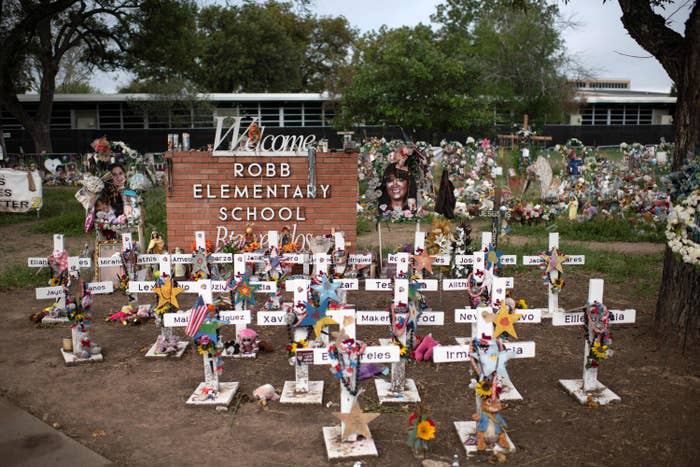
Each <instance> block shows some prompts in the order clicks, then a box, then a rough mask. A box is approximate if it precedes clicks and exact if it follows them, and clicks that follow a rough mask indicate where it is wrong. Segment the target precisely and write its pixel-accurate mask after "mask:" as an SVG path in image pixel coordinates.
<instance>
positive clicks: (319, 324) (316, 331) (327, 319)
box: [314, 316, 338, 339]
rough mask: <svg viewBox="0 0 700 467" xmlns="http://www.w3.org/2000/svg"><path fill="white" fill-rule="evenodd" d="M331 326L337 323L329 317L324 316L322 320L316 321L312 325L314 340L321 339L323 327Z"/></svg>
mask: <svg viewBox="0 0 700 467" xmlns="http://www.w3.org/2000/svg"><path fill="white" fill-rule="evenodd" d="M331 324H338V323H337V322H336V321H335V320H334V319H333V318H331V317H330V316H324V317H323V318H321V319H319V320H318V321H316V324H314V334H315V335H316V339H318V338H319V337H321V330H322V329H323V327H324V326H329V325H331Z"/></svg>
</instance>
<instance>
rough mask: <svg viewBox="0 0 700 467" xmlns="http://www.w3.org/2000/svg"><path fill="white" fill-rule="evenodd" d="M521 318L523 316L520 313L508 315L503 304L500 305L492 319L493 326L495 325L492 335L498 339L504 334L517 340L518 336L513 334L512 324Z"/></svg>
mask: <svg viewBox="0 0 700 467" xmlns="http://www.w3.org/2000/svg"><path fill="white" fill-rule="evenodd" d="M522 316H523V315H521V314H520V313H509V312H508V308H507V307H506V304H505V302H504V303H501V308H500V309H499V310H498V313H497V314H496V316H494V317H493V324H495V325H496V329H495V330H494V331H493V335H494V336H495V337H498V336H500V335H501V334H503V333H504V332H505V333H508V334H509V335H511V336H513V337H515V338H517V337H518V335H517V334H516V333H515V328H514V327H513V323H515V322H516V321H517V320H519V319H520V318H522Z"/></svg>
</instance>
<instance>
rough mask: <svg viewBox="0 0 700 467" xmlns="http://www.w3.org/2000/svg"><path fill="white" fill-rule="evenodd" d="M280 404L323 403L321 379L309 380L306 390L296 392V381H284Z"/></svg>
mask: <svg viewBox="0 0 700 467" xmlns="http://www.w3.org/2000/svg"><path fill="white" fill-rule="evenodd" d="M280 403H282V404H309V405H310V404H316V405H320V404H322V403H323V381H309V391H308V392H296V381H285V382H284V388H283V389H282V395H281V396H280Z"/></svg>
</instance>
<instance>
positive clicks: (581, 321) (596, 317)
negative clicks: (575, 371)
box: [552, 279, 637, 405]
mask: <svg viewBox="0 0 700 467" xmlns="http://www.w3.org/2000/svg"><path fill="white" fill-rule="evenodd" d="M603 285H604V284H603V279H591V280H590V283H589V288H588V304H587V306H586V307H585V311H583V312H574V313H559V314H556V315H554V317H553V318H552V324H553V325H554V326H577V325H578V326H581V325H583V326H586V328H587V329H586V340H585V344H584V350H583V378H582V379H560V380H559V384H561V385H562V386H563V387H564V389H566V391H567V392H568V393H569V394H571V395H573V396H574V397H575V398H576V400H578V401H579V402H580V403H581V404H597V405H606V404H609V403H611V402H616V401H620V400H621V398H620V396H618V395H617V394H615V393H614V392H612V391H611V390H610V389H608V388H607V387H605V386H604V385H603V384H602V383H601V382H600V381H598V363H599V362H600V361H601V360H604V359H605V358H607V356H608V355H609V354H610V350H609V345H610V343H609V342H608V338H607V337H606V336H609V334H608V330H607V327H608V325H609V324H627V323H634V322H635V319H636V315H637V312H636V310H608V309H607V308H605V307H604V306H603ZM591 305H594V306H591ZM591 346H593V348H591Z"/></svg>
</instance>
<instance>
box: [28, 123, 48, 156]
mask: <svg viewBox="0 0 700 467" xmlns="http://www.w3.org/2000/svg"><path fill="white" fill-rule="evenodd" d="M27 130H28V131H29V134H30V135H31V136H32V140H33V141H34V148H35V150H36V152H37V153H42V152H46V153H47V154H51V153H52V152H53V145H52V144H51V131H50V129H49V125H46V124H44V123H37V124H36V125H33V126H32V128H31V129H27Z"/></svg>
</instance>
